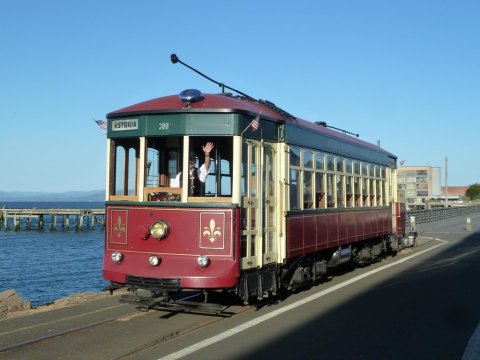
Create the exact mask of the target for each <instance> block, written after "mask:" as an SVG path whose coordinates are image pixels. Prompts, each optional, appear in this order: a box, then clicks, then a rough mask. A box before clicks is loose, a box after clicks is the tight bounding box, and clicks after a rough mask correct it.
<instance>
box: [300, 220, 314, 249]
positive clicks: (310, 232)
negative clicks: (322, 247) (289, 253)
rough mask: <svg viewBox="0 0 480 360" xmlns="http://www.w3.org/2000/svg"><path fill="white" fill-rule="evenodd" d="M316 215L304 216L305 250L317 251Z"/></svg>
mask: <svg viewBox="0 0 480 360" xmlns="http://www.w3.org/2000/svg"><path fill="white" fill-rule="evenodd" d="M315 218H316V216H315V215H312V216H305V217H304V218H303V247H304V249H305V252H312V251H315V248H316V242H317V224H316V221H315Z"/></svg>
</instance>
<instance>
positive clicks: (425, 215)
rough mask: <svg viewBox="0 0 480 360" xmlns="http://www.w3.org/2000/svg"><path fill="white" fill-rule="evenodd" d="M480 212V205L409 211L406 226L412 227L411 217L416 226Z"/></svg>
mask: <svg viewBox="0 0 480 360" xmlns="http://www.w3.org/2000/svg"><path fill="white" fill-rule="evenodd" d="M476 212H480V205H473V206H456V207H449V208H436V209H430V210H415V211H407V218H406V225H407V226H410V217H412V216H415V223H416V224H425V223H429V222H433V221H439V220H443V219H446V218H451V217H455V216H462V215H467V214H472V213H476Z"/></svg>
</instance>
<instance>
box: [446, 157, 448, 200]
mask: <svg viewBox="0 0 480 360" xmlns="http://www.w3.org/2000/svg"><path fill="white" fill-rule="evenodd" d="M445 207H446V208H448V157H446V156H445Z"/></svg>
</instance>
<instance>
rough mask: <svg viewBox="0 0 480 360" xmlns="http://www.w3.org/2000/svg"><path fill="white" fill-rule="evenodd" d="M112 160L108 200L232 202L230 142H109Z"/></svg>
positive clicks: (209, 138)
mask: <svg viewBox="0 0 480 360" xmlns="http://www.w3.org/2000/svg"><path fill="white" fill-rule="evenodd" d="M109 157H110V166H109V174H110V175H109V184H108V186H109V198H110V200H122V199H124V200H130V201H142V200H143V201H181V200H183V201H188V198H194V197H231V196H232V186H233V183H232V182H233V180H232V179H233V138H232V137H227V136H190V137H186V136H151V137H145V138H125V139H111V140H110V155H109ZM185 161H186V163H185ZM184 163H185V164H184ZM184 173H185V174H186V176H184ZM142 196H143V198H142ZM183 196H186V197H185V198H183Z"/></svg>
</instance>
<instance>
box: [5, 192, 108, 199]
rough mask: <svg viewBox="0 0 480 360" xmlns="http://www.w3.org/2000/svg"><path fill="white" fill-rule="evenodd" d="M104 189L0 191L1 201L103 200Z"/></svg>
mask: <svg viewBox="0 0 480 360" xmlns="http://www.w3.org/2000/svg"><path fill="white" fill-rule="evenodd" d="M104 200H105V190H91V191H67V192H63V193H45V192H28V191H11V192H7V191H0V202H2V201H63V202H65V201H104Z"/></svg>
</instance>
